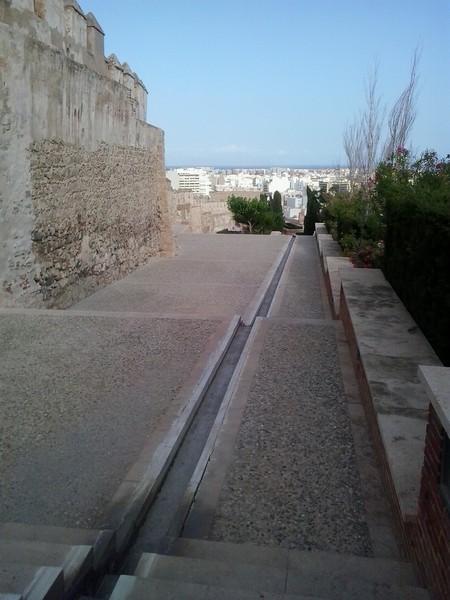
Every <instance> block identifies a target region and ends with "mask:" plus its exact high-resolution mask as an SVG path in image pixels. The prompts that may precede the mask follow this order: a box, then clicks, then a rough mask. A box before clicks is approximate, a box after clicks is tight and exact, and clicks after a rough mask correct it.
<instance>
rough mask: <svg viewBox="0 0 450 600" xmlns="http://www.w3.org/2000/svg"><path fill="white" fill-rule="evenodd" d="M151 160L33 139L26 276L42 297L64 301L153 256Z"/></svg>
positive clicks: (120, 150)
mask: <svg viewBox="0 0 450 600" xmlns="http://www.w3.org/2000/svg"><path fill="white" fill-rule="evenodd" d="M158 162H159V157H158V155H157V153H156V152H149V151H147V150H143V149H138V148H124V147H118V146H107V145H106V144H102V145H101V146H100V147H99V149H98V150H96V151H94V152H86V151H85V150H83V149H81V148H77V147H74V146H68V145H67V144H62V143H58V142H42V143H40V144H37V143H36V144H34V145H33V150H32V158H31V177H32V184H33V192H32V200H33V207H34V214H35V223H34V229H33V231H32V232H31V239H32V240H33V243H32V247H31V248H32V252H33V254H34V257H35V260H36V263H37V264H36V266H35V272H34V276H33V279H34V280H35V281H36V283H37V284H38V285H39V286H40V290H39V291H40V293H41V295H42V300H43V301H47V302H46V304H48V305H53V306H61V305H63V306H67V305H69V304H70V303H71V302H72V301H73V300H76V299H78V298H80V296H83V295H86V294H87V293H88V292H89V291H91V290H92V289H94V288H95V287H96V286H97V285H99V284H100V283H101V284H104V283H108V282H109V281H111V280H114V279H116V278H117V275H124V274H126V273H129V272H130V271H132V270H133V269H134V268H135V267H136V266H138V265H141V264H143V263H144V262H146V261H147V260H148V259H149V258H151V257H154V256H159V254H160V249H161V248H160V243H161V239H160V235H159V229H158V227H157V225H156V224H157V223H158V221H159V215H160V214H161V212H162V209H161V202H160V198H159V197H158V195H157V190H158V175H157V174H158V170H159V164H158ZM26 284H28V285H29V284H30V282H29V281H26ZM29 303H32V304H36V300H35V298H34V297H33V298H32V299H31V300H30V302H29Z"/></svg>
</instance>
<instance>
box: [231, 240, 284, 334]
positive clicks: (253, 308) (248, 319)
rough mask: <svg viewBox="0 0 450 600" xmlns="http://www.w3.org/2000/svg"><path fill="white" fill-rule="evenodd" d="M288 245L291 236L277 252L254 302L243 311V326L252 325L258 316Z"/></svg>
mask: <svg viewBox="0 0 450 600" xmlns="http://www.w3.org/2000/svg"><path fill="white" fill-rule="evenodd" d="M290 243H291V236H286V242H285V244H284V247H283V249H282V250H281V251H280V252H279V254H278V256H277V258H276V260H275V261H274V263H273V265H272V268H271V269H270V271H269V272H268V273H267V275H266V277H265V279H264V281H263V282H262V284H261V286H260V288H259V290H258V293H257V294H256V296H255V298H254V300H253V301H252V303H251V304H250V306H249V307H248V308H247V310H246V311H245V313H244V315H243V317H242V323H243V324H244V325H248V326H251V325H253V323H254V321H255V318H256V315H257V314H258V311H259V308H260V306H261V304H262V302H263V300H264V297H265V295H266V293H267V290H268V289H269V286H270V284H271V283H272V279H273V278H274V275H275V273H276V272H277V269H278V267H279V266H280V264H281V261H282V260H283V258H284V255H285V254H286V252H287V251H288V250H289V248H290Z"/></svg>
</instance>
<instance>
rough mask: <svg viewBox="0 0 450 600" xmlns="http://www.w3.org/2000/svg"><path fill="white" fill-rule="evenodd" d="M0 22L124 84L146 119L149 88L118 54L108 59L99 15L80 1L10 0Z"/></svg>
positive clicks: (137, 111) (139, 115)
mask: <svg viewBox="0 0 450 600" xmlns="http://www.w3.org/2000/svg"><path fill="white" fill-rule="evenodd" d="M0 21H2V22H4V23H6V24H7V25H10V26H11V27H19V28H20V29H21V30H22V31H23V29H24V28H28V29H29V32H30V35H31V36H32V37H33V38H34V39H37V40H38V41H40V42H43V43H45V44H46V45H48V46H50V47H52V48H55V49H56V50H58V51H59V52H61V53H63V54H64V55H65V56H67V57H68V58H70V59H71V60H73V61H75V62H77V63H80V64H82V65H85V66H86V67H88V68H89V69H92V70H93V71H96V72H97V73H98V74H99V75H102V76H104V77H109V78H111V79H113V80H114V81H116V82H117V83H120V84H121V85H124V86H125V87H126V88H127V89H128V90H129V92H130V94H129V95H130V100H131V101H132V102H133V104H134V111H133V112H134V113H135V116H136V118H137V119H140V120H142V121H145V120H146V113H147V90H146V88H145V86H144V84H143V83H142V81H141V80H140V79H139V77H138V76H137V75H136V73H134V72H133V71H132V70H131V69H130V67H129V66H128V64H127V63H123V64H121V63H120V62H119V60H118V59H117V57H116V56H115V55H114V54H111V55H110V56H109V57H108V58H105V54H104V39H105V34H104V31H103V29H102V28H101V26H100V24H99V23H98V21H97V19H96V18H95V16H94V15H93V14H92V13H91V12H89V13H87V14H85V13H84V11H83V9H82V8H81V7H80V5H79V4H78V2H77V1H76V0H10V1H9V2H7V3H6V6H2V7H0Z"/></svg>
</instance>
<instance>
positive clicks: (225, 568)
mask: <svg viewBox="0 0 450 600" xmlns="http://www.w3.org/2000/svg"><path fill="white" fill-rule="evenodd" d="M195 546H196V545H195V544H191V545H184V546H183V545H179V546H178V548H175V547H172V548H170V549H169V552H170V554H165V555H160V554H152V553H144V554H143V555H142V557H141V560H140V562H139V564H138V567H137V569H136V571H135V575H137V576H155V577H156V576H157V577H160V578H164V577H167V578H170V577H173V578H177V579H186V580H193V577H195V576H198V577H199V576H203V577H205V576H208V577H211V578H213V579H212V580H208V581H206V582H211V583H214V582H215V580H214V578H217V577H219V576H220V577H228V578H230V577H235V578H244V579H245V578H247V580H249V578H250V577H251V578H252V579H253V580H255V581H257V582H259V581H261V580H264V579H267V578H268V577H269V575H270V580H271V581H272V583H273V584H275V585H276V582H277V581H282V582H284V581H285V580H288V581H292V582H296V581H298V580H300V579H301V578H305V577H308V578H309V579H318V580H320V579H323V578H324V575H326V577H327V579H328V580H330V581H335V582H340V581H344V580H346V579H349V578H352V577H356V578H358V579H359V580H362V581H367V582H373V583H374V584H377V585H381V584H386V583H387V584H399V583H400V584H403V585H412V586H416V578H415V575H414V572H413V569H412V566H411V565H410V564H409V563H406V562H401V561H396V560H391V559H385V558H383V559H381V558H368V557H361V556H353V555H341V554H333V553H330V552H314V551H305V552H303V551H290V550H286V551H285V552H278V549H273V548H267V552H262V553H261V552H260V550H261V549H262V548H261V547H254V550H255V553H253V552H252V549H251V548H250V547H249V545H245V547H242V546H240V545H238V544H235V545H234V547H230V546H228V547H224V546H223V545H221V546H220V547H217V546H216V543H215V542H210V543H207V544H201V545H198V546H196V547H197V549H199V550H200V551H199V552H196V551H195ZM174 551H175V552H180V554H172V553H173V552H174ZM188 552H189V553H188ZM204 553H206V554H204ZM272 558H273V561H272ZM200 582H202V581H201V580H200ZM271 589H272V588H267V591H270V590H271ZM277 589H279V588H277ZM273 591H276V590H273Z"/></svg>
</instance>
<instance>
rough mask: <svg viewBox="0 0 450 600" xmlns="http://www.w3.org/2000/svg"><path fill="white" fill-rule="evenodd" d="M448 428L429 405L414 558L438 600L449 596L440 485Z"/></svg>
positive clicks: (449, 559) (447, 529)
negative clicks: (446, 430)
mask: <svg viewBox="0 0 450 600" xmlns="http://www.w3.org/2000/svg"><path fill="white" fill-rule="evenodd" d="M445 437H446V433H445V430H444V428H443V426H442V424H441V423H440V421H439V418H438V416H437V414H436V411H435V410H434V408H433V406H432V405H430V412H429V419H428V426H427V435H426V439H425V458H424V465H423V469H422V481H421V488H420V497H419V516H418V520H417V526H416V529H415V535H414V539H413V549H414V561H415V564H416V566H417V570H418V571H419V573H420V575H421V578H422V581H423V583H425V584H426V585H427V586H428V588H429V590H430V594H431V595H432V597H433V598H434V599H435V600H446V599H447V598H449V597H450V514H449V510H448V507H447V506H446V504H445V501H444V498H443V496H442V493H441V491H440V489H439V482H440V477H441V467H442V459H443V448H444V440H445Z"/></svg>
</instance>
